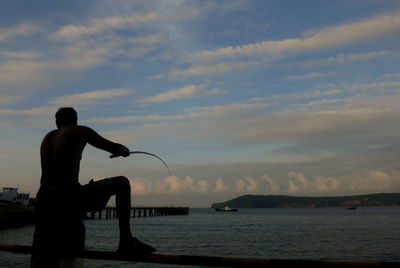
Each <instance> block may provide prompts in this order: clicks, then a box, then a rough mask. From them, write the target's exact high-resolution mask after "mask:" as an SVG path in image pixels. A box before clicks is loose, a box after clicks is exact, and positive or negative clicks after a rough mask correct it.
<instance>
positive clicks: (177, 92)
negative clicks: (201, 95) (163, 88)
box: [140, 85, 203, 102]
mask: <svg viewBox="0 0 400 268" xmlns="http://www.w3.org/2000/svg"><path fill="white" fill-rule="evenodd" d="M202 88H203V87H202V86H196V85H187V86H184V87H181V88H178V89H174V90H171V91H168V92H164V93H160V94H158V95H155V96H150V97H144V98H142V99H140V101H142V102H166V101H170V100H176V99H181V98H187V97H192V96H195V95H196V94H197V92H199V90H201V89H202Z"/></svg>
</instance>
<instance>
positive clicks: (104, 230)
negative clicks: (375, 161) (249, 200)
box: [0, 207, 400, 267]
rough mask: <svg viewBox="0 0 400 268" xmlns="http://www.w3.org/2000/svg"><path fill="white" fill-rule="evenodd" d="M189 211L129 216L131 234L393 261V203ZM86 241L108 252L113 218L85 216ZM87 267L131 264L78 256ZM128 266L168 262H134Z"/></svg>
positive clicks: (209, 248)
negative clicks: (104, 218)
mask: <svg viewBox="0 0 400 268" xmlns="http://www.w3.org/2000/svg"><path fill="white" fill-rule="evenodd" d="M190 212H191V213H190V215H189V216H163V217H149V218H136V219H134V220H133V221H132V229H133V230H134V233H135V235H136V236H137V237H138V238H139V239H141V240H143V241H144V242H146V243H149V244H151V245H153V246H155V247H156V248H157V249H158V252H160V253H171V254H187V255H189V254H191V255H212V256H238V257H263V258H274V259H335V260H337V259H340V260H343V259H344V260H376V261H400V254H398V251H399V249H400V208H399V207H378V208H358V209H357V210H345V209H343V208H306V209H301V208H294V209H291V208H283V209H280V208H274V209H240V210H239V211H238V212H236V213H221V212H215V211H214V210H211V209H191V211H190ZM86 232H87V234H86V237H87V240H86V246H87V248H90V249H99V250H115V249H116V247H117V243H118V226H117V221H116V220H89V221H86ZM32 233H33V226H27V227H23V228H18V229H11V230H2V231H0V243H13V244H25V245H26V244H30V243H31V241H32ZM0 259H1V260H2V265H3V264H4V265H5V266H4V267H29V256H26V255H18V254H10V253H5V252H0ZM85 264H86V267H132V264H130V263H125V262H118V263H113V262H109V261H90V260H87V261H85ZM135 267H173V266H171V265H152V264H135Z"/></svg>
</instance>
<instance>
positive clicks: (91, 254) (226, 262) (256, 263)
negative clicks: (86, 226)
mask: <svg viewBox="0 0 400 268" xmlns="http://www.w3.org/2000/svg"><path fill="white" fill-rule="evenodd" d="M0 251H8V252H14V253H24V254H31V253H32V247H30V246H21V245H9V244H0ZM79 257H80V258H84V259H96V260H109V261H131V262H145V263H162V264H177V265H196V266H211V267H267V268H285V267H313V268H319V267H348V268H352V267H358V268H361V267H366V268H367V267H390V268H391V267H393V268H394V267H399V265H400V263H399V262H377V261H361V262H360V261H339V260H323V261H318V260H295V259H293V260H291V259H289V260H284V259H262V258H235V257H213V256H190V255H172V254H154V253H152V254H146V255H139V256H121V255H119V254H117V253H115V252H111V251H95V250H85V251H84V252H83V253H82V256H79Z"/></svg>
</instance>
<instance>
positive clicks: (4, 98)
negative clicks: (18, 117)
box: [0, 95, 21, 104]
mask: <svg viewBox="0 0 400 268" xmlns="http://www.w3.org/2000/svg"><path fill="white" fill-rule="evenodd" d="M19 99H21V96H16V95H0V104H9V103H13V102H15V101H17V100H19Z"/></svg>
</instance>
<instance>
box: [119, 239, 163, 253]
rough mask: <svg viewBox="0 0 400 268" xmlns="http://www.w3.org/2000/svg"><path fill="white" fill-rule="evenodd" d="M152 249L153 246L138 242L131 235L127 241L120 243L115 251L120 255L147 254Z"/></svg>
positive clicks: (152, 250)
mask: <svg viewBox="0 0 400 268" xmlns="http://www.w3.org/2000/svg"><path fill="white" fill-rule="evenodd" d="M154 251H156V249H155V248H153V247H152V246H150V245H147V244H145V243H143V242H140V241H139V239H137V238H136V237H131V238H129V239H128V241H126V242H124V243H120V244H119V247H118V249H117V253H118V254H122V255H138V254H148V253H151V252H154Z"/></svg>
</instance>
